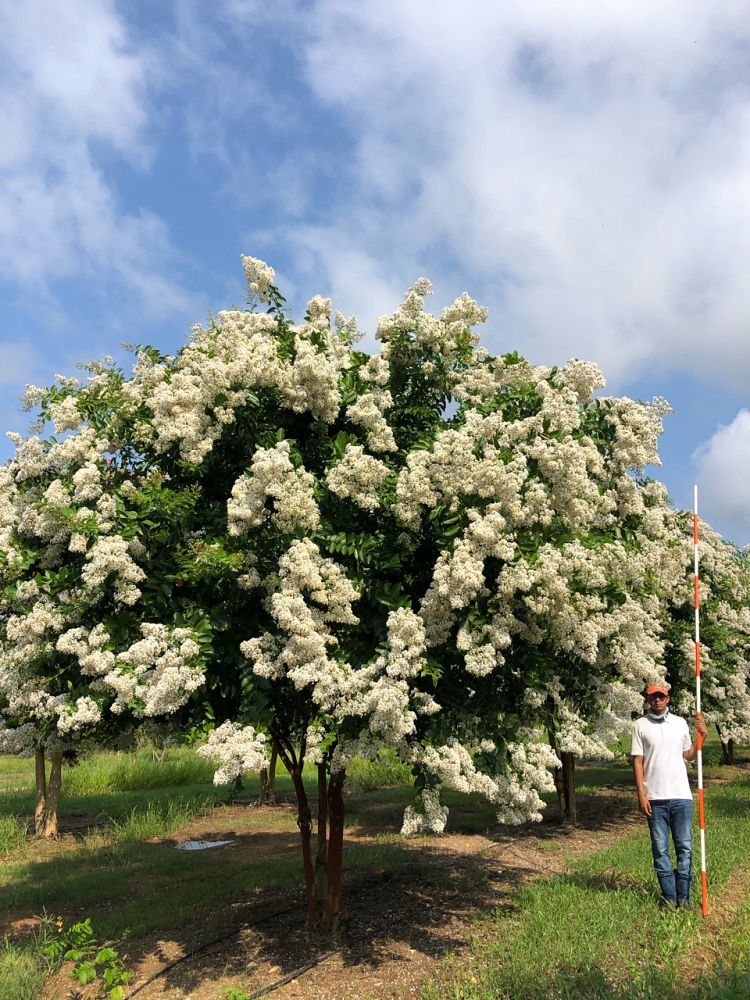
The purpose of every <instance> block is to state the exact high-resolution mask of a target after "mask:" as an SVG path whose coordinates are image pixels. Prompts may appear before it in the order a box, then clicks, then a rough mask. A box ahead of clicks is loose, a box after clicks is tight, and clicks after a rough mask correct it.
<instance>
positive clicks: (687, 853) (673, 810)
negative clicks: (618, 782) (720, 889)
mask: <svg viewBox="0 0 750 1000" xmlns="http://www.w3.org/2000/svg"><path fill="white" fill-rule="evenodd" d="M648 829H649V833H650V834H651V853H652V854H653V856H654V868H655V869H656V877H657V878H658V879H659V885H660V886H661V891H662V895H663V896H664V899H665V900H667V901H668V902H670V903H678V902H679V901H680V900H681V899H685V900H688V901H689V900H690V866H691V863H692V859H693V848H692V841H693V800H692V799H652V801H651V816H650V817H648ZM670 832H671V833H672V840H673V841H674V847H675V853H676V855H677V866H676V868H672V861H671V858H670V856H669V834H670Z"/></svg>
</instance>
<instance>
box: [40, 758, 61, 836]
mask: <svg viewBox="0 0 750 1000" xmlns="http://www.w3.org/2000/svg"><path fill="white" fill-rule="evenodd" d="M51 757H52V763H51V764H50V769H49V785H48V787H47V808H46V811H45V814H44V836H45V837H56V836H57V803H58V802H59V801H60V788H61V786H62V753H61V752H60V751H59V750H58V751H57V752H56V753H53V754H52V755H51Z"/></svg>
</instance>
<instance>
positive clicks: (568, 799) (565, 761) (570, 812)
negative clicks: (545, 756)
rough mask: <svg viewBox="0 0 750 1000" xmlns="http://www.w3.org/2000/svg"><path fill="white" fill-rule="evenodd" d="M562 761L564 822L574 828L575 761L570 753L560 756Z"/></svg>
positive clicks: (575, 817)
mask: <svg viewBox="0 0 750 1000" xmlns="http://www.w3.org/2000/svg"><path fill="white" fill-rule="evenodd" d="M560 758H561V760H562V779H563V798H564V800H565V813H564V822H566V823H570V824H571V826H576V824H577V822H578V815H577V810H576V759H575V755H574V754H572V753H568V752H566V753H562V754H560Z"/></svg>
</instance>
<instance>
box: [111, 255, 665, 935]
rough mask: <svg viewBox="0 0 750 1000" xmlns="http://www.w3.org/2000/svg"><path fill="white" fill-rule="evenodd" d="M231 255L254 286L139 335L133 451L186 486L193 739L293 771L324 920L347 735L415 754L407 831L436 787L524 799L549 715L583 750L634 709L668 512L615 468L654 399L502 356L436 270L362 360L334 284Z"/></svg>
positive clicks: (435, 812)
mask: <svg viewBox="0 0 750 1000" xmlns="http://www.w3.org/2000/svg"><path fill="white" fill-rule="evenodd" d="M244 261H245V268H246V272H247V276H248V280H249V286H250V291H251V308H250V309H248V310H244V311H241V310H232V311H227V312H222V313H219V315H218V316H217V317H216V318H215V319H212V321H211V322H210V323H209V325H208V326H207V327H206V328H196V329H195V330H194V331H193V335H192V337H191V339H190V342H189V343H188V344H187V345H186V346H185V347H184V348H183V349H182V350H181V351H180V352H179V354H178V355H177V356H176V357H174V358H170V357H163V356H161V355H160V354H158V353H157V352H156V351H153V350H150V349H149V350H144V351H142V352H141V353H140V354H139V358H138V362H137V364H136V367H135V369H134V372H133V376H132V378H130V379H128V380H126V381H125V382H124V383H123V385H122V390H121V392H122V399H123V405H124V406H125V408H126V409H127V410H128V412H129V414H130V419H131V421H132V427H133V429H134V433H135V441H134V445H133V448H134V451H135V452H137V453H138V454H139V455H148V456H151V457H152V461H153V462H154V463H157V464H158V466H159V468H160V470H161V471H162V473H163V475H164V476H165V477H166V480H167V481H168V482H169V484H170V489H172V490H174V491H175V492H176V493H179V494H188V495H190V496H197V497H199V498H200V500H199V502H198V503H196V504H195V506H193V507H192V508H191V510H190V511H189V512H188V514H187V515H186V517H185V518H184V519H183V521H182V523H181V525H180V531H179V533H178V535H176V536H175V537H176V556H175V559H176V562H177V566H178V568H177V570H176V573H177V579H178V580H179V583H180V586H181V588H182V592H183V593H184V594H185V595H186V596H188V597H189V599H190V600H191V601H192V602H193V603H195V604H196V605H197V606H198V607H201V608H203V609H205V611H206V614H207V616H208V617H209V618H210V620H211V625H212V636H213V657H212V659H211V661H210V663H209V665H208V668H207V684H206V698H207V700H208V701H209V703H210V708H211V712H212V713H213V716H214V717H215V718H216V719H217V721H219V722H221V721H222V720H226V722H227V723H228V725H226V724H223V725H222V726H221V727H220V729H219V730H217V732H216V734H215V736H214V738H213V739H212V740H211V741H209V744H208V745H207V746H206V748H205V753H206V754H208V755H209V756H212V757H213V759H215V760H216V761H217V763H219V765H220V770H219V774H220V777H221V778H222V780H231V779H232V777H233V776H234V775H236V774H238V773H239V772H240V771H241V770H242V769H243V768H245V767H247V766H249V765H250V764H254V765H258V763H259V762H261V761H263V760H264V759H265V758H264V752H265V750H264V745H263V741H262V740H261V739H260V737H259V735H258V733H259V732H262V733H267V734H268V736H269V737H270V739H271V742H272V744H273V746H274V747H275V748H276V749H277V750H278V753H279V754H280V756H281V758H282V760H283V761H284V763H285V765H286V766H287V768H288V769H289V771H290V774H291V775H292V779H293V782H294V786H295V789H296V792H297V798H298V806H299V826H300V832H301V839H302V848H303V859H304V867H305V881H306V887H307V894H308V915H309V919H310V922H311V923H323V924H328V925H333V924H335V923H336V921H337V919H338V913H339V910H340V899H341V855H342V832H343V808H344V807H343V797H342V788H343V783H344V777H345V772H346V766H347V762H348V761H349V760H350V759H351V757H352V755H354V754H359V755H364V756H370V755H373V754H375V753H376V752H377V751H378V749H379V748H380V747H382V746H390V747H393V748H395V750H396V751H397V752H398V753H399V754H400V755H401V756H402V758H403V759H404V760H406V761H407V762H409V763H410V764H411V765H412V767H413V769H414V773H415V780H416V785H417V790H418V792H419V799H418V801H417V802H416V803H415V805H414V806H412V807H410V808H409V809H408V810H407V813H406V816H405V820H404V832H406V833H409V832H415V831H417V830H420V829H425V828H431V829H442V828H443V826H444V825H445V819H446V815H447V810H446V809H445V808H444V807H443V806H441V805H440V802H439V794H438V789H439V786H440V784H443V783H445V784H451V785H453V786H454V787H456V788H459V789H463V790H466V791H479V792H482V793H483V794H484V795H486V796H487V797H488V798H489V799H491V800H492V801H493V802H495V803H496V804H497V806H498V815H499V817H500V818H501V819H502V820H504V821H511V822H519V821H523V820H525V819H528V818H539V810H540V808H541V806H542V800H541V798H540V792H542V791H544V790H545V789H549V788H551V787H552V786H551V779H550V775H549V772H548V770H547V767H548V766H549V765H554V764H557V763H559V761H558V759H557V757H556V755H555V754H554V753H553V752H552V749H551V748H550V746H549V745H548V744H547V743H546V742H542V741H541V740H539V739H538V737H537V736H536V732H537V731H538V727H539V726H540V725H550V726H552V727H553V729H554V740H555V746H556V747H559V748H560V749H561V750H562V752H564V753H574V752H576V751H577V750H579V749H580V745H581V743H582V742H583V743H584V744H585V746H584V748H585V747H589V746H590V745H591V744H592V742H596V744H597V746H599V745H600V744H601V743H602V741H603V740H604V739H606V736H607V734H608V733H609V732H610V731H611V729H612V728H613V726H614V725H615V724H616V723H618V724H620V725H622V724H625V722H626V721H629V718H630V709H631V708H632V705H633V697H634V694H633V692H634V691H636V690H638V689H640V688H641V687H642V684H643V680H644V677H646V676H648V675H649V674H651V673H652V672H653V670H654V668H655V664H656V662H657V660H658V657H659V656H660V655H661V651H662V647H661V643H660V640H659V630H660V619H659V613H658V600H657V596H656V585H655V582H654V580H652V579H651V578H650V576H654V574H655V572H656V564H657V560H656V558H655V552H656V550H657V549H658V544H659V541H658V540H659V538H660V534H661V532H662V530H663V518H664V508H665V504H664V496H663V491H662V490H661V489H660V488H659V487H658V486H656V485H654V484H652V483H641V482H638V481H637V480H635V479H634V478H632V476H631V475H629V470H632V469H635V468H639V467H641V466H643V465H644V464H646V463H648V462H652V461H654V460H655V459H656V438H657V435H658V433H659V431H660V429H661V414H662V413H663V412H664V409H663V406H662V404H661V403H660V402H658V401H657V402H656V403H654V404H650V405H643V404H639V403H635V402H633V401H631V400H625V399H609V398H598V399H594V398H593V392H594V390H595V389H596V388H599V387H601V385H602V379H601V374H600V372H599V370H598V369H597V368H596V366H594V365H589V364H586V363H583V362H578V361H574V362H571V363H570V364H569V365H567V366H566V367H565V368H563V369H560V370H557V369H547V368H535V367H532V366H530V365H529V364H528V363H526V362H525V361H523V360H522V359H521V358H519V357H517V356H515V355H506V356H503V357H499V358H495V357H491V356H489V355H488V354H487V353H486V352H485V351H483V350H482V349H480V348H478V347H477V337H476V335H475V333H474V328H475V327H476V326H477V324H479V323H480V322H482V321H483V320H484V319H485V312H484V310H482V309H481V308H479V307H478V306H477V305H476V303H474V302H473V301H472V300H471V299H470V298H469V297H468V296H466V295H464V296H462V297H461V298H459V299H458V300H457V301H456V302H454V303H453V304H452V305H451V306H449V307H448V308H447V309H445V310H444V311H443V313H442V314H441V315H440V316H432V315H430V314H429V313H427V312H426V311H425V309H424V300H425V296H426V295H427V294H428V292H429V283H428V282H427V281H426V279H421V280H420V281H419V282H417V283H416V284H415V285H414V286H413V288H412V289H411V290H410V291H409V293H408V294H407V296H406V298H405V301H404V303H403V304H402V306H401V307H400V308H399V309H398V310H397V311H396V313H395V314H394V315H393V316H390V317H386V318H384V319H383V320H382V321H381V323H380V326H379V331H378V336H379V339H380V341H381V344H382V348H381V351H380V353H379V354H377V355H374V356H368V355H367V354H365V353H363V352H361V351H358V350H357V349H356V347H355V339H356V327H355V324H354V322H353V321H351V320H346V319H344V318H343V317H341V316H340V315H338V314H337V315H336V316H335V317H333V320H332V317H331V309H330V302H329V300H327V299H323V298H320V297H319V296H318V297H316V298H314V299H312V300H311V301H310V303H309V304H308V308H307V312H306V315H305V318H304V320H303V322H301V323H299V324H293V323H292V322H291V321H290V320H289V319H288V318H287V314H286V311H285V307H284V300H283V298H282V297H281V295H280V293H279V292H278V290H277V289H276V287H275V285H274V283H273V282H274V274H273V271H272V270H271V269H270V268H269V267H267V265H265V264H263V263H262V262H260V261H256V260H253V259H252V258H245V259H244ZM261 305H265V306H266V307H267V308H266V310H265V311H260V310H259V309H258V306H261ZM176 582H177V581H176ZM626 715H627V719H625V716H626ZM587 740H588V743H586V741H587ZM305 761H308V762H312V763H314V764H315V765H317V768H318V775H319V781H318V791H319V795H318V811H317V815H318V830H317V844H316V850H315V853H313V843H312V815H311V809H310V806H309V802H308V799H307V792H306V789H305V786H304V783H303V780H302V770H303V765H304V763H305Z"/></svg>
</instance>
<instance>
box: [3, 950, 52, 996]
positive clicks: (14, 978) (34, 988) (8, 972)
mask: <svg viewBox="0 0 750 1000" xmlns="http://www.w3.org/2000/svg"><path fill="white" fill-rule="evenodd" d="M49 971H50V969H49V964H48V963H47V962H46V961H45V960H44V958H42V956H41V954H40V948H39V945H38V943H37V942H33V943H30V944H28V945H24V946H21V945H16V944H11V943H10V942H9V941H4V942H3V943H2V944H1V945H0V1000H39V997H40V996H41V995H42V992H43V989H44V981H45V979H46V978H47V976H48V974H49Z"/></svg>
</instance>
